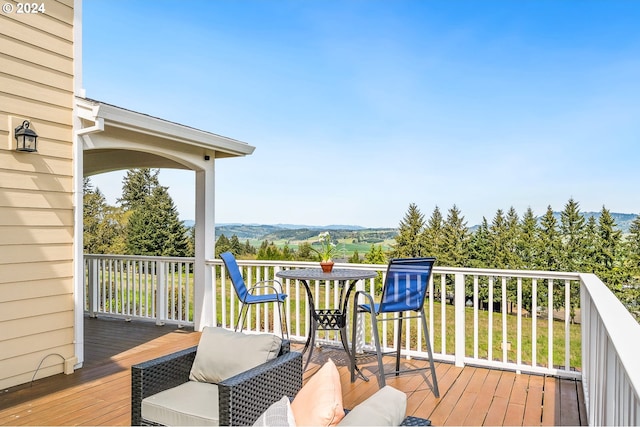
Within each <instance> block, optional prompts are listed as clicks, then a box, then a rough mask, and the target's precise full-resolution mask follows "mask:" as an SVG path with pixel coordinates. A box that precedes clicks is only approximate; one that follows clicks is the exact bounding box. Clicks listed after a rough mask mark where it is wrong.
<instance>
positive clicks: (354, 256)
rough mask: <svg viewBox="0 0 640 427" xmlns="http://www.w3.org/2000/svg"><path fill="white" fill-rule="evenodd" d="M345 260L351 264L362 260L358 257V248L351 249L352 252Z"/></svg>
mask: <svg viewBox="0 0 640 427" xmlns="http://www.w3.org/2000/svg"><path fill="white" fill-rule="evenodd" d="M347 262H348V263H351V264H360V263H361V262H362V260H361V259H360V254H359V253H358V250H355V251H353V254H351V256H350V257H349V259H348V260H347Z"/></svg>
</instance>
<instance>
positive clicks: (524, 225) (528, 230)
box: [516, 207, 539, 270]
mask: <svg viewBox="0 0 640 427" xmlns="http://www.w3.org/2000/svg"><path fill="white" fill-rule="evenodd" d="M537 237H538V220H537V219H536V217H535V215H534V214H533V210H532V209H531V208H530V207H529V208H527V211H526V212H525V213H524V216H523V217H522V221H521V223H520V235H519V236H518V241H517V244H516V251H517V253H518V258H519V260H520V261H519V262H520V267H521V268H523V269H526V270H533V269H535V268H536V258H537V253H536V247H538V246H539V245H538V244H537V241H536V240H537Z"/></svg>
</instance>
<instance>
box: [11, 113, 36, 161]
mask: <svg viewBox="0 0 640 427" xmlns="http://www.w3.org/2000/svg"><path fill="white" fill-rule="evenodd" d="M29 124H30V123H29V120H25V121H24V122H22V124H21V125H20V126H18V127H17V128H16V150H17V151H27V152H31V153H32V152H34V151H38V134H37V133H35V132H34V131H32V130H31V129H29Z"/></svg>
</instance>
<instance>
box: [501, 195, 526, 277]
mask: <svg viewBox="0 0 640 427" xmlns="http://www.w3.org/2000/svg"><path fill="white" fill-rule="evenodd" d="M504 237H505V249H506V251H507V253H506V255H505V260H506V265H507V268H510V269H513V270H519V269H521V268H522V263H521V261H520V257H519V256H518V241H519V239H520V218H519V217H518V213H517V212H516V210H515V208H514V207H513V206H511V208H509V211H508V212H507V216H506V218H505V236H504Z"/></svg>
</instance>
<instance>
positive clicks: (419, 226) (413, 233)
mask: <svg viewBox="0 0 640 427" xmlns="http://www.w3.org/2000/svg"><path fill="white" fill-rule="evenodd" d="M423 229H424V215H422V213H421V212H420V210H419V209H418V207H417V206H416V205H415V204H414V203H411V204H410V205H409V209H408V211H407V213H406V214H405V216H404V218H403V219H402V220H401V221H400V226H399V227H398V235H397V236H396V237H395V240H396V243H395V245H394V246H393V249H392V252H391V253H392V257H393V258H415V257H420V256H425V255H426V251H425V248H424V241H423V239H422V237H421V236H422V231H423Z"/></svg>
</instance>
